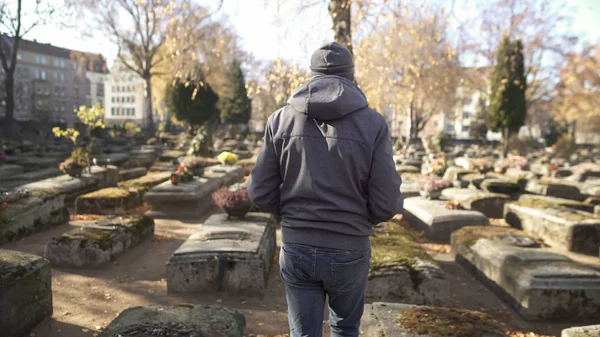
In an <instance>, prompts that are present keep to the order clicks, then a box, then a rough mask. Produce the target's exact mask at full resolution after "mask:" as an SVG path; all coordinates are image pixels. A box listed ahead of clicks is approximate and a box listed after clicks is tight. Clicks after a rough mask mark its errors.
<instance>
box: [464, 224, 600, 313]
mask: <svg viewBox="0 0 600 337" xmlns="http://www.w3.org/2000/svg"><path fill="white" fill-rule="evenodd" d="M507 235H509V236H515V237H527V234H525V233H524V232H522V231H519V230H516V229H512V228H507V227H492V226H490V227H486V228H481V227H466V228H463V229H460V230H458V231H456V232H455V233H453V234H452V250H453V251H454V252H455V253H456V261H457V262H459V263H460V264H461V265H463V267H465V268H466V269H467V270H469V271H470V272H472V273H473V274H474V275H475V276H476V277H478V278H479V279H480V280H481V281H482V282H483V283H484V284H485V285H486V286H488V287H489V288H491V290H492V291H494V292H495V293H496V294H497V295H498V296H499V297H501V298H502V299H503V300H505V301H506V302H508V303H509V304H510V305H511V306H512V307H513V308H514V309H515V310H516V311H517V312H518V313H519V314H520V315H521V316H522V317H523V318H524V319H526V320H551V321H561V320H575V319H586V318H598V312H600V271H598V270H595V269H593V268H590V267H588V266H585V265H583V264H580V263H577V262H574V261H572V260H570V259H569V258H567V257H566V256H563V255H560V254H558V253H556V252H553V251H551V250H549V249H547V248H535V246H533V247H531V246H528V245H513V244H512V241H516V242H523V241H527V240H523V239H520V240H506V238H505V237H506V236H507ZM529 241H535V240H533V239H531V238H530V239H529Z"/></svg>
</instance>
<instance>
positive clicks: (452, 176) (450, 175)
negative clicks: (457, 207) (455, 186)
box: [444, 166, 475, 182]
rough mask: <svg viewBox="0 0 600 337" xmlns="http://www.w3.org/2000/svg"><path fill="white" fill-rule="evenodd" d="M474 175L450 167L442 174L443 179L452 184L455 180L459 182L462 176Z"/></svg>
mask: <svg viewBox="0 0 600 337" xmlns="http://www.w3.org/2000/svg"><path fill="white" fill-rule="evenodd" d="M471 173H475V171H472V170H467V169H465V168H462V167H457V166H450V167H448V168H447V169H446V172H444V179H445V180H447V181H449V182H453V181H455V180H460V178H462V177H463V176H464V175H467V174H471Z"/></svg>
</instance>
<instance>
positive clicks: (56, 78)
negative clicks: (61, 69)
mask: <svg viewBox="0 0 600 337" xmlns="http://www.w3.org/2000/svg"><path fill="white" fill-rule="evenodd" d="M54 80H55V81H58V73H57V72H54Z"/></svg>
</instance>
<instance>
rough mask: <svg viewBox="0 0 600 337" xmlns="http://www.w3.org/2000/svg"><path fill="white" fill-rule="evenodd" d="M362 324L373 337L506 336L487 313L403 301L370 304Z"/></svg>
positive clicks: (365, 331)
mask: <svg viewBox="0 0 600 337" xmlns="http://www.w3.org/2000/svg"><path fill="white" fill-rule="evenodd" d="M360 328H361V331H362V333H361V336H363V335H364V336H369V337H371V336H373V337H375V336H377V337H438V336H454V337H471V336H477V337H506V334H505V333H504V329H503V328H502V326H501V325H500V324H498V322H496V321H495V320H493V319H492V318H491V317H490V316H489V315H488V314H486V313H482V312H477V311H471V310H461V309H449V308H439V307H424V306H415V305H407V304H400V303H382V302H376V303H373V304H368V305H366V306H365V311H364V314H363V317H362V321H361V327H360Z"/></svg>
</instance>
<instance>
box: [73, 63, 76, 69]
mask: <svg viewBox="0 0 600 337" xmlns="http://www.w3.org/2000/svg"><path fill="white" fill-rule="evenodd" d="M73 70H77V62H73Z"/></svg>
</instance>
